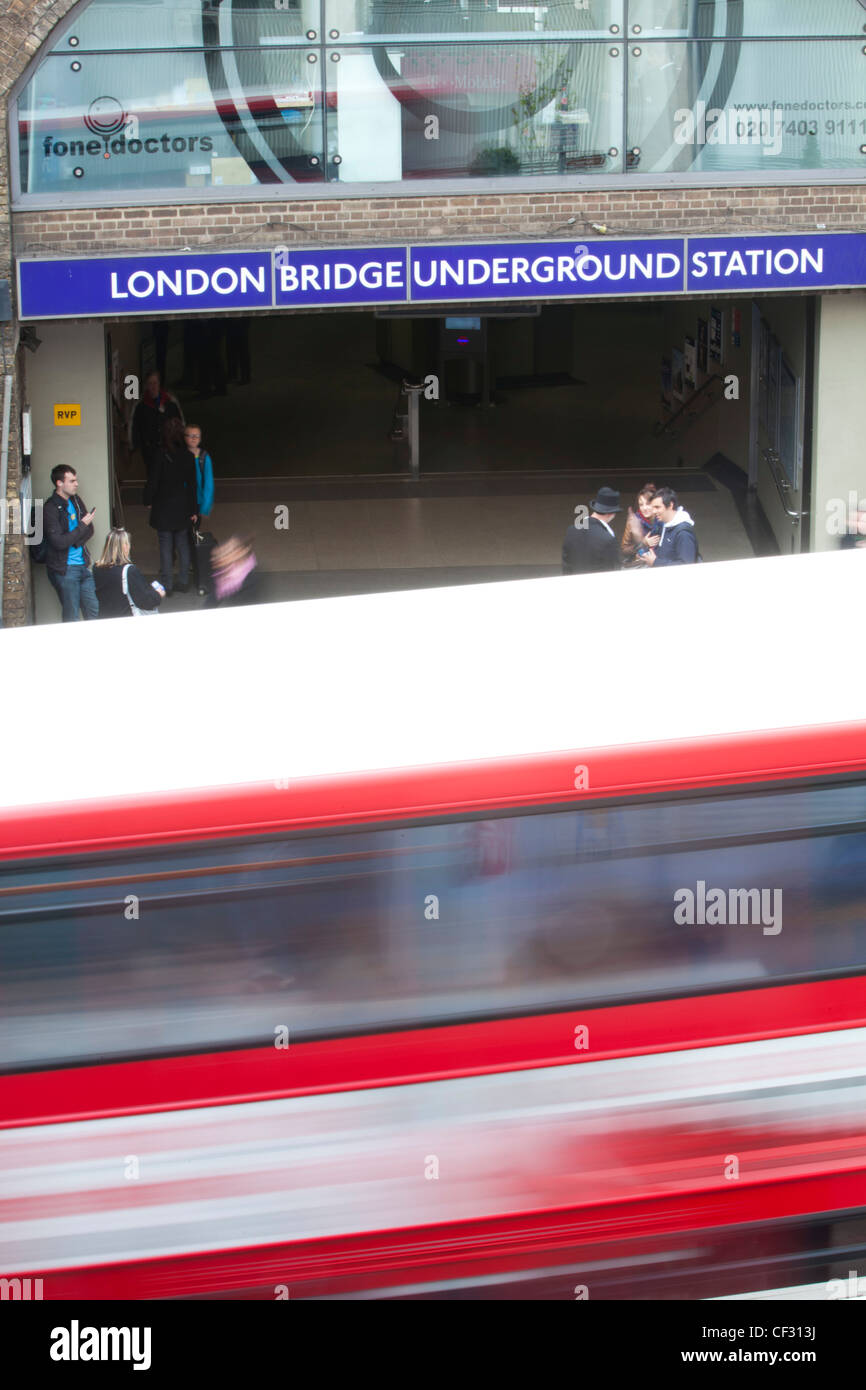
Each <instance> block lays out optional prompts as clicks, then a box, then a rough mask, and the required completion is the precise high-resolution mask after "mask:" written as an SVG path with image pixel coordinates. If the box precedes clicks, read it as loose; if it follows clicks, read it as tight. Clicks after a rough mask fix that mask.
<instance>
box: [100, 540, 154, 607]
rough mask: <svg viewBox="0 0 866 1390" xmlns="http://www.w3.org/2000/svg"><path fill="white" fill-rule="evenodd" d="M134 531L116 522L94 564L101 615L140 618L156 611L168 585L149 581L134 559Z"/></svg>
mask: <svg viewBox="0 0 866 1390" xmlns="http://www.w3.org/2000/svg"><path fill="white" fill-rule="evenodd" d="M130 546H131V541H130V535H129V532H128V531H124V529H123V527H122V526H112V528H111V530H110V532H109V533H108V535H107V536H106V538H105V546H104V548H103V551H102V554H101V555H100V557H99V559H98V560H97V561H96V564H95V565H94V566H93V578H94V582H95V584H96V595H97V598H98V599H99V616H100V618H140V617H144V616H145V615H146V614H147V615H149V614H151V613H156V612H157V610H158V608H159V605H160V604H161V603H162V600H163V599H164V598H165V589H164V588H163V587H162V585H161V584H159V583H158V582H157V581H156V580H154V581H153V583H151V584H148V582H147V580H146V579H145V577H144V575H143V574H142V572H141V570H140V569H139V568H138V567H137V565H134V564H133V563H132V560H131V559H130Z"/></svg>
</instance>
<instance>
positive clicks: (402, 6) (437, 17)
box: [325, 0, 624, 41]
mask: <svg viewBox="0 0 866 1390" xmlns="http://www.w3.org/2000/svg"><path fill="white" fill-rule="evenodd" d="M623 8H624V6H623V0H546V3H539V4H534V5H533V4H531V3H529V2H528V0H326V5H325V14H326V16H327V28H328V32H329V34H330V30H331V29H332V28H336V29H338V30H339V31H340V37H341V39H343V40H347V41H351V40H352V39H358V38H363V37H365V36H368V35H372V34H405V35H407V36H409V35H411V36H412V37H413V38H418V37H420V36H422V35H425V36H426V35H429V36H431V37H432V36H436V35H441V34H453V35H454V36H455V37H464V36H465V37H466V38H470V37H472V35H475V34H478V35H482V36H486V37H492V36H493V35H497V36H500V35H501V36H503V37H507V36H508V35H509V34H533V33H562V34H596V35H601V34H607V35H609V32H610V26H611V24H618V25H619V26H620V33H621V32H622V24H623Z"/></svg>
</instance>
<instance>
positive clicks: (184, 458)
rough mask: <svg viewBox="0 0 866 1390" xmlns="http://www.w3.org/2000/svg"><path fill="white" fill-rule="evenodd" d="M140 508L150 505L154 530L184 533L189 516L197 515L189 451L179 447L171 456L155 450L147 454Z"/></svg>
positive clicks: (193, 476) (161, 450) (193, 470)
mask: <svg viewBox="0 0 866 1390" xmlns="http://www.w3.org/2000/svg"><path fill="white" fill-rule="evenodd" d="M144 505H145V506H146V507H147V506H150V524H151V526H152V527H153V529H154V530H155V531H184V530H186V528H187V527H188V526H189V524H190V517H193V516H196V515H197V514H198V503H197V501H196V489H195V459H194V458H193V456H192V454H191V453H190V451H189V449H185V448H183V447H181V448H180V449H174V450H173V451H172V452H171V453H168V452H167V451H166V450H165V449H158V450H157V452H156V453H155V454H151V456H150V459H149V461H148V469H147V486H146V487H145V489H144Z"/></svg>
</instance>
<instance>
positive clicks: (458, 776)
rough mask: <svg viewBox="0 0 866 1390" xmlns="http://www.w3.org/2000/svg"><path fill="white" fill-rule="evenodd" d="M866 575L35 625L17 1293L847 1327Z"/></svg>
mask: <svg viewBox="0 0 866 1390" xmlns="http://www.w3.org/2000/svg"><path fill="white" fill-rule="evenodd" d="M863 563H864V562H863V559H862V556H861V555H860V554H859V552H856V551H854V552H850V553H847V554H840V555H813V556H804V557H800V558H796V559H794V558H792V559H784V560H761V561H758V560H755V561H738V562H733V563H728V564H716V565H709V564H708V565H704V566H696V567H694V568H693V569H691V570H689V571H685V570H669V571H661V572H659V573H653V574H652V575H650V576H647V577H645V578H643V579H638V578H636V577H635V576H634V575H632V574H630V573H629V574H620V575H605V576H591V577H574V578H563V579H550V580H533V581H525V582H519V583H511V584H493V585H478V586H471V587H467V588H457V589H438V590H428V591H421V592H413V593H394V594H379V595H373V596H369V597H360V598H346V599H333V600H322V601H315V602H299V603H293V604H279V605H270V606H263V607H260V608H257V609H254V610H247V611H241V610H234V611H225V612H205V613H202V614H178V615H174V616H168V615H161V619H160V621H159V622H158V623H147V624H142V623H138V624H136V623H128V622H124V621H110V622H100V623H95V624H87V625H83V626H81V627H76V628H73V627H71V626H67V627H64V628H60V627H52V628H43V629H29V630H24V631H20V632H19V631H14V632H8V633H6V634H5V635H4V636H3V639H2V640H3V646H4V653H5V654H6V655H7V656H8V658H9V662H8V668H7V669H9V670H12V669H16V670H26V671H27V672H28V687H27V707H26V727H24V726H22V735H21V738H20V740H19V741H17V742H15V743H12V744H10V746H8V747H7V749H6V750H5V754H4V769H5V773H4V780H3V790H2V800H3V803H4V804H3V809H2V812H0V845H2V858H0V965H2V975H0V980H2V983H0V990H2V1005H3V1007H2V1022H0V1035H2V1050H0V1055H2V1063H3V1073H2V1075H0V1116H2V1121H0V1123H2V1128H0V1188H2V1194H3V1195H2V1198H0V1271H2V1272H3V1274H4V1276H5V1277H6V1278H7V1279H9V1280H11V1279H18V1280H21V1281H24V1280H26V1279H30V1280H31V1281H33V1280H36V1279H41V1280H42V1281H43V1283H42V1288H43V1291H44V1292H43V1296H44V1297H45V1298H46V1299H52V1298H57V1299H62V1298H69V1297H75V1298H97V1299H117V1298H178V1297H229V1298H267V1299H273V1298H283V1297H291V1298H308V1297H310V1298H370V1297H373V1298H385V1297H387V1298H499V1297H502V1298H527V1297H528V1298H554V1299H555V1298H568V1299H574V1298H583V1297H590V1298H639V1299H640V1298H648V1299H649V1298H652V1299H657V1298H684V1297H685V1298H717V1297H736V1296H743V1295H752V1296H778V1297H781V1296H792V1297H794V1296H803V1291H804V1290H812V1291H815V1290H817V1291H818V1292H817V1293H814V1295H813V1296H819V1297H825V1296H826V1297H835V1296H844V1295H843V1294H842V1293H840V1292H839V1289H840V1287H841V1284H842V1282H843V1281H848V1282H847V1284H846V1287H847V1288H850V1271H851V1270H857V1271H859V1272H860V1273H861V1274H862V1273H863V1272H864V1271H866V1264H864V1259H866V1250H864V1241H866V1123H864V1114H866V1107H864V1100H866V1047H864V1044H866V988H864V986H866V715H864V713H863V700H862V693H861V692H862V689H863V685H864V682H863V675H864V671H863V665H864V658H863V654H862V644H860V643H859V640H858V636H857V633H858V618H859V593H860V590H861V586H862V582H863V573H862V566H863ZM58 673H63V675H62V679H59V680H58ZM821 1291H823V1292H821Z"/></svg>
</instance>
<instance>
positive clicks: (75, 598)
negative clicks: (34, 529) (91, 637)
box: [42, 463, 99, 623]
mask: <svg viewBox="0 0 866 1390" xmlns="http://www.w3.org/2000/svg"><path fill="white" fill-rule="evenodd" d="M51 481H52V483H53V484H54V493H53V495H52V496H51V497H49V498H48V501H47V502H46V503H45V507H44V510H43V516H42V522H43V528H44V532H45V543H46V557H45V567H46V570H47V572H48V578H49V580H50V581H51V584H52V587H53V588H54V590H55V592H56V594H57V597H58V598H59V599H60V607H61V609H62V610H63V621H64V622H65V623H77V622H78V620H79V612H81V613H83V614H84V616H85V618H97V617H98V616H99V601H98V599H97V597H96V588H95V586H94V583H93V572H92V570H91V568H90V554H89V552H88V550H87V546H86V545H85V541H89V540H90V538H91V537H92V535H93V525H92V522H93V516H94V512H95V510H96V509H95V508H94V511H90V512H89V511H87V510H86V508H85V506H84V503H83V502H82V500H81V498H80V497H79V496H78V474H77V473H76V472H75V469H74V468H67V467H66V465H65V464H62V463H61V464H58V465H57V467H56V468H52V470H51Z"/></svg>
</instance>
